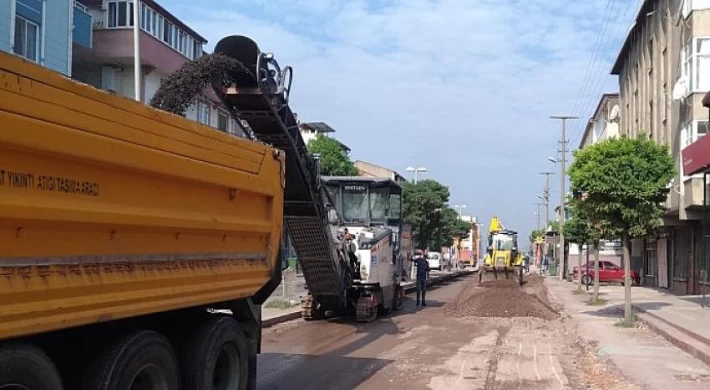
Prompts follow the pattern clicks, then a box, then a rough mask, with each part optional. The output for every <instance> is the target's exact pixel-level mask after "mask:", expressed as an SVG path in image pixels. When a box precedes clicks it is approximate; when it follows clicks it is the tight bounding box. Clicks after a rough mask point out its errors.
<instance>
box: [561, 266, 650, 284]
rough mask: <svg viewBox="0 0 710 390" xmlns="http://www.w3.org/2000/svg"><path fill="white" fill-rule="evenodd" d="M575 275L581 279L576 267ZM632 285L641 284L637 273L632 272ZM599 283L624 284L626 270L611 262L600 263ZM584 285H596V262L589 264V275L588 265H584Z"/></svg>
mask: <svg viewBox="0 0 710 390" xmlns="http://www.w3.org/2000/svg"><path fill="white" fill-rule="evenodd" d="M572 272H573V274H574V275H575V276H576V277H579V270H578V269H577V267H574V269H573V271H572ZM631 281H632V283H633V284H632V285H638V284H639V275H638V273H637V272H635V271H633V270H632V271H631ZM599 282H615V283H621V284H624V269H623V268H622V267H619V266H618V265H616V264H614V263H612V262H610V261H601V260H600V261H599ZM582 283H583V284H585V285H590V286H591V285H593V284H594V261H590V262H589V273H587V265H586V264H582Z"/></svg>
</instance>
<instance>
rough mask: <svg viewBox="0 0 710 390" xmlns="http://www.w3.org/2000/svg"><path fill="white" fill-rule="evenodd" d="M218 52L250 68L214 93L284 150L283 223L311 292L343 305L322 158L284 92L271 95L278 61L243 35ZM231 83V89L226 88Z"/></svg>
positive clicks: (227, 41) (340, 266) (225, 42)
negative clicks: (311, 149)
mask: <svg viewBox="0 0 710 390" xmlns="http://www.w3.org/2000/svg"><path fill="white" fill-rule="evenodd" d="M215 53H219V54H223V55H226V56H228V57H231V58H233V59H236V60H238V61H239V62H241V63H242V64H243V65H244V66H245V67H246V70H247V71H241V72H232V73H230V74H228V75H225V76H226V80H227V81H225V80H221V81H218V82H216V83H215V84H214V87H215V88H214V89H215V93H217V95H218V96H219V97H220V99H221V100H222V101H223V102H224V103H225V105H226V106H227V107H228V108H231V109H233V110H234V111H236V114H237V115H238V116H239V118H241V119H243V120H246V121H247V122H248V124H249V127H250V129H251V131H252V132H253V133H254V135H255V136H256V138H257V139H258V140H260V141H262V142H265V143H268V144H270V145H272V146H274V147H276V148H278V149H281V150H283V151H284V152H285V153H286V187H285V193H284V218H285V225H286V228H287V230H288V233H289V236H290V237H291V241H292V244H293V247H294V249H295V250H296V254H297V256H298V260H299V262H300V264H301V267H302V269H303V275H304V278H305V280H306V284H307V286H308V289H309V291H310V293H311V294H312V295H314V296H317V297H319V298H320V299H321V300H323V299H324V298H327V297H328V296H329V297H331V298H332V300H335V301H338V302H340V303H341V304H344V303H345V287H344V274H343V272H344V267H343V264H341V262H340V260H339V258H338V255H337V250H336V243H335V241H334V239H333V237H332V233H331V230H330V229H329V224H328V220H327V215H326V211H325V207H324V203H323V199H322V197H321V194H320V191H319V186H320V176H319V172H318V170H319V168H318V162H317V160H316V159H314V158H313V157H312V156H310V155H309V154H308V152H307V149H306V143H305V141H304V140H303V137H302V136H301V133H300V131H299V129H298V123H297V121H296V118H295V116H294V115H293V113H292V112H291V109H290V108H289V106H288V104H287V102H286V101H285V100H284V99H283V95H284V94H283V93H281V94H279V93H273V89H271V88H272V87H273V84H271V85H269V84H267V82H268V81H273V79H271V80H269V75H268V69H269V65H268V64H274V63H275V62H273V60H272V62H268V61H269V60H270V59H269V58H266V57H265V55H264V54H263V53H261V52H260V50H259V48H258V46H257V45H256V43H255V42H254V41H252V40H251V39H249V38H246V37H242V36H231V37H227V38H224V39H222V40H221V41H220V42H219V43H217V45H216V47H215ZM277 66H278V65H277ZM257 68H258V69H257ZM249 72H250V73H251V74H249ZM279 73H281V71H280V69H279ZM273 75H274V73H272V76H273ZM255 76H256V77H255ZM277 76H278V77H281V74H278V75H277ZM257 78H258V80H260V81H257ZM225 83H228V84H229V85H225ZM230 86H231V87H232V88H228V87H230Z"/></svg>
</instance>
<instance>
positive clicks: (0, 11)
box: [0, 0, 84, 76]
mask: <svg viewBox="0 0 710 390" xmlns="http://www.w3.org/2000/svg"><path fill="white" fill-rule="evenodd" d="M73 8H74V2H73V1H72V0H3V1H0V50H2V51H5V52H8V53H13V54H15V55H18V56H20V57H23V58H25V59H27V60H29V61H32V62H36V63H38V64H40V65H42V66H45V67H47V68H50V69H53V70H56V71H57V72H61V73H64V74H65V75H68V76H69V75H71V61H72V55H71V52H72V41H73V38H74V37H73V35H74V34H73V31H74V28H73V15H74V11H73ZM77 31H78V32H84V30H81V29H80V28H79V29H78V30H77Z"/></svg>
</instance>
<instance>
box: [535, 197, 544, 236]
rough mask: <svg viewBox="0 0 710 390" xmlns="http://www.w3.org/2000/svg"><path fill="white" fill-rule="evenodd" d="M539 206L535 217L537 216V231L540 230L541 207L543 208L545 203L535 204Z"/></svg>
mask: <svg viewBox="0 0 710 390" xmlns="http://www.w3.org/2000/svg"><path fill="white" fill-rule="evenodd" d="M535 204H536V205H537V212H536V213H535V215H537V230H540V206H542V205H543V204H544V203H540V202H538V203H535Z"/></svg>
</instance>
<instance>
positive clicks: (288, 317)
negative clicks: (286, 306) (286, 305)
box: [261, 271, 474, 329]
mask: <svg viewBox="0 0 710 390" xmlns="http://www.w3.org/2000/svg"><path fill="white" fill-rule="evenodd" d="M473 272H474V271H459V272H455V273H452V274H449V275H441V276H435V277H432V278H431V279H430V280H429V283H427V287H429V286H436V285H437V284H440V283H444V282H448V281H449V280H453V279H456V278H458V277H461V276H464V275H470V274H472V273H473ZM409 283H411V282H409ZM403 287H404V293H405V294H409V293H411V292H414V291H417V285H416V284H415V283H412V284H411V285H406V286H403ZM299 318H301V312H300V311H295V312H291V313H285V314H281V315H278V316H276V317H271V318H267V319H265V320H262V321H261V328H262V329H265V328H270V327H272V326H274V325H278V324H281V323H284V322H287V321H292V320H296V319H299Z"/></svg>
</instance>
